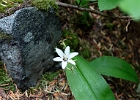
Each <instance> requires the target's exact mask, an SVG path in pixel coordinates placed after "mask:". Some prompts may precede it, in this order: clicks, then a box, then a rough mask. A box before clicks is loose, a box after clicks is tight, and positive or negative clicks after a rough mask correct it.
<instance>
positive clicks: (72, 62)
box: [68, 59, 76, 65]
mask: <svg viewBox="0 0 140 100" xmlns="http://www.w3.org/2000/svg"><path fill="white" fill-rule="evenodd" d="M68 62H69V63H71V64H73V65H76V64H75V62H74V61H73V60H71V59H70V60H68Z"/></svg>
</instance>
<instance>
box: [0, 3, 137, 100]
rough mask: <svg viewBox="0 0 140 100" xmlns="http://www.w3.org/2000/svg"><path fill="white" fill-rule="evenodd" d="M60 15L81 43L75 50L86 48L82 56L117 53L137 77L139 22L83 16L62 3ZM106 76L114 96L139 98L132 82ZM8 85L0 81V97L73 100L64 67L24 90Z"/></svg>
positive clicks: (121, 99)
mask: <svg viewBox="0 0 140 100" xmlns="http://www.w3.org/2000/svg"><path fill="white" fill-rule="evenodd" d="M28 5H29V6H30V4H28ZM24 6H25V5H23V4H22V5H20V6H19V7H16V8H12V12H14V11H16V10H17V9H19V8H22V7H24ZM106 13H109V14H110V15H111V14H112V13H120V12H119V11H118V9H114V10H112V11H108V12H106ZM4 16H7V14H4V13H1V15H0V17H1V18H2V17H4ZM59 18H60V21H61V23H62V29H63V31H64V32H66V31H69V32H70V33H72V35H75V34H76V35H77V36H78V40H79V41H80V45H78V46H79V47H78V48H76V51H78V52H84V51H85V50H87V51H86V53H81V56H83V57H85V58H87V59H88V60H89V61H90V60H92V59H95V58H97V57H100V56H103V55H108V56H115V57H119V58H121V59H124V60H126V61H127V62H129V63H130V64H131V65H132V66H133V68H134V69H135V70H136V72H137V74H138V76H139V78H140V60H139V59H140V23H139V22H133V21H129V20H127V19H113V18H109V17H108V18H105V17H102V16H100V15H96V14H93V13H92V14H91V13H90V18H85V16H82V12H79V11H77V10H73V9H70V8H63V7H60V8H59ZM68 38H69V36H65V37H63V39H68ZM83 46H84V47H85V48H83ZM82 49H84V50H82ZM105 79H106V81H107V82H108V84H109V85H110V87H111V89H112V91H113V93H114V96H115V97H116V100H140V93H139V92H137V91H136V90H137V87H138V86H137V85H136V84H135V83H131V82H129V81H126V80H122V79H117V78H112V77H105ZM10 81H11V80H10ZM11 82H12V81H11ZM8 85H9V84H8V83H7V84H0V100H75V99H74V97H73V95H72V93H71V91H70V88H69V86H68V83H67V79H66V76H65V72H64V71H63V70H58V71H56V72H49V73H46V74H44V75H42V78H41V79H40V80H39V82H38V84H37V86H36V87H32V88H30V89H29V90H26V91H25V92H20V91H19V90H18V89H17V88H16V85H14V89H11V90H10V88H9V89H7V88H6V89H5V87H8Z"/></svg>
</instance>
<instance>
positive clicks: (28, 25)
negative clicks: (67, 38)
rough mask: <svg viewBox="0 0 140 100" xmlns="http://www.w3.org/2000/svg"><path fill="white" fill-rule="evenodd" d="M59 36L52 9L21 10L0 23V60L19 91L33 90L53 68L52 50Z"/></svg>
mask: <svg viewBox="0 0 140 100" xmlns="http://www.w3.org/2000/svg"><path fill="white" fill-rule="evenodd" d="M61 35H62V32H61V26H60V22H59V20H58V18H57V17H56V16H55V13H54V11H53V9H52V8H50V9H49V10H48V11H47V12H46V11H40V10H38V9H36V8H34V7H28V8H23V9H20V10H18V11H16V12H15V13H14V14H13V15H11V16H8V17H5V18H2V19H0V57H1V59H2V61H3V62H4V63H5V64H6V68H7V71H8V73H9V74H10V76H11V77H12V78H13V80H14V82H15V83H16V84H17V86H18V88H20V89H22V90H25V89H27V88H28V87H31V86H35V85H36V82H37V80H38V79H39V78H40V76H41V74H42V73H43V72H44V71H46V70H49V69H51V68H52V65H53V60H52V59H53V54H54V46H55V44H56V43H57V42H58V41H59V40H60V38H61Z"/></svg>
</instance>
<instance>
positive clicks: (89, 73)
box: [53, 46, 139, 100]
mask: <svg viewBox="0 0 140 100" xmlns="http://www.w3.org/2000/svg"><path fill="white" fill-rule="evenodd" d="M56 52H57V54H58V55H59V56H60V57H56V58H54V59H53V60H54V61H57V62H61V64H62V69H64V70H65V72H66V76H67V80H68V84H69V86H70V89H71V91H72V93H73V95H74V96H75V98H76V100H91V98H92V99H93V100H115V97H114V95H113V93H112V91H111V89H110V87H109V85H108V84H107V82H106V81H105V79H104V78H103V77H102V75H107V76H112V77H115V78H121V79H125V80H129V81H131V82H134V83H136V84H137V85H138V84H139V78H138V76H137V74H136V72H135V71H134V69H133V68H132V66H131V65H130V64H129V63H127V62H126V61H124V60H122V59H120V58H116V57H112V56H103V57H99V58H97V59H95V60H92V61H91V62H88V61H87V60H85V59H84V58H82V57H80V56H78V52H70V47H69V46H67V47H66V49H65V51H64V52H63V51H62V50H60V49H58V48H56ZM85 94H86V95H85Z"/></svg>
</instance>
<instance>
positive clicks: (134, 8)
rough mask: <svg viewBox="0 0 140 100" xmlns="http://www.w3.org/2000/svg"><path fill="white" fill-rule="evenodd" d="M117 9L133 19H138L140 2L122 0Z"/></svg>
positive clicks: (138, 0)
mask: <svg viewBox="0 0 140 100" xmlns="http://www.w3.org/2000/svg"><path fill="white" fill-rule="evenodd" d="M119 7H120V8H121V10H122V11H124V12H126V13H127V14H129V15H130V16H131V17H132V18H134V19H140V0H122V1H121V2H120V5H119Z"/></svg>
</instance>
